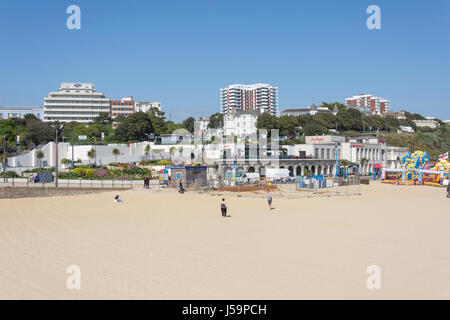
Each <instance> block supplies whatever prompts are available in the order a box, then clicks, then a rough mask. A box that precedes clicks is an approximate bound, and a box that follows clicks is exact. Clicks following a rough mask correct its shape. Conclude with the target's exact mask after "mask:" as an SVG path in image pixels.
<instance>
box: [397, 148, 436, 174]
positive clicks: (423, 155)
mask: <svg viewBox="0 0 450 320" xmlns="http://www.w3.org/2000/svg"><path fill="white" fill-rule="evenodd" d="M429 162H430V155H429V154H428V152H427V151H415V152H414V153H412V154H411V153H410V152H407V153H406V155H405V156H404V157H403V159H402V163H403V166H402V169H406V177H405V178H406V180H415V179H418V178H419V174H418V171H417V170H418V169H422V170H427V169H428V168H427V165H428V164H429Z"/></svg>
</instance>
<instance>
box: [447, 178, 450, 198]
mask: <svg viewBox="0 0 450 320" xmlns="http://www.w3.org/2000/svg"><path fill="white" fill-rule="evenodd" d="M447 198H450V181H449V183H448V184H447Z"/></svg>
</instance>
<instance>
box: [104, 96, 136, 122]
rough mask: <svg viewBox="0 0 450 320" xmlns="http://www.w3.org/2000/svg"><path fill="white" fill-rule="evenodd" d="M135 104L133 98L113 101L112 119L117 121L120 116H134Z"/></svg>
mask: <svg viewBox="0 0 450 320" xmlns="http://www.w3.org/2000/svg"><path fill="white" fill-rule="evenodd" d="M134 104H135V101H134V100H133V97H129V98H122V99H120V100H111V110H110V112H111V119H115V118H117V117H118V116H124V117H128V116H130V115H132V114H133V113H134V112H135V106H134Z"/></svg>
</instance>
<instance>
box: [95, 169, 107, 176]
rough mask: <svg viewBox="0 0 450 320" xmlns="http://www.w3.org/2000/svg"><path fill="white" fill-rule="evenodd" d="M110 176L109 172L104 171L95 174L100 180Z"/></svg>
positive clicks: (100, 170)
mask: <svg viewBox="0 0 450 320" xmlns="http://www.w3.org/2000/svg"><path fill="white" fill-rule="evenodd" d="M107 174H108V171H106V170H103V169H99V170H97V171H96V172H95V175H96V176H97V177H99V178H103V177H104V176H106V175H107Z"/></svg>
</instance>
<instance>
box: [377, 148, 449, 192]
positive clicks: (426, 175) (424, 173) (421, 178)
mask: <svg viewBox="0 0 450 320" xmlns="http://www.w3.org/2000/svg"><path fill="white" fill-rule="evenodd" d="M402 163H403V164H402V168H401V169H383V171H384V177H385V180H384V181H385V182H395V183H399V182H400V180H401V183H414V184H416V182H419V184H427V185H435V186H442V181H443V179H444V177H445V176H448V175H449V174H450V163H449V162H448V161H447V160H441V161H439V162H438V163H437V164H436V165H435V166H434V167H433V168H431V165H430V156H429V154H428V152H426V151H415V152H414V153H412V154H411V153H409V152H407V153H406V155H405V156H404V157H403V159H402Z"/></svg>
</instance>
